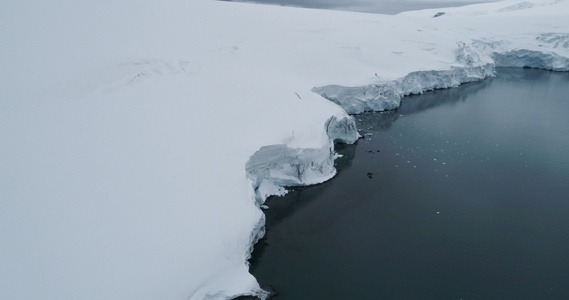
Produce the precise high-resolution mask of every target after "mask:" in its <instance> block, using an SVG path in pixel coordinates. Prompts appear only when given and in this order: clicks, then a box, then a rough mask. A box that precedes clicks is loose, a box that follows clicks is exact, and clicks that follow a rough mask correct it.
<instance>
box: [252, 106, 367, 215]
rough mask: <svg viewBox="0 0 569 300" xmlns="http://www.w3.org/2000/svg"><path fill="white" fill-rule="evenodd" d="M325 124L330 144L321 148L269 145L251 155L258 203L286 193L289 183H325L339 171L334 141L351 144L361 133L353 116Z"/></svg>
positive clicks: (253, 183)
mask: <svg viewBox="0 0 569 300" xmlns="http://www.w3.org/2000/svg"><path fill="white" fill-rule="evenodd" d="M324 126H325V128H324V129H325V134H326V135H327V137H328V144H326V145H323V146H322V147H321V148H308V149H305V148H296V147H293V146H291V145H290V143H289V144H278V145H269V146H264V147H261V149H259V151H257V152H255V154H253V155H252V156H251V158H250V159H249V161H248V162H247V164H246V171H247V178H248V179H249V180H251V182H252V185H253V188H254V190H255V199H256V201H257V204H258V205H259V206H261V205H262V204H263V203H264V201H265V199H266V198H267V197H269V196H271V195H284V194H285V193H286V190H285V189H284V187H286V186H303V185H311V184H317V183H322V182H324V181H326V180H328V179H330V178H331V177H333V176H334V175H335V174H336V170H335V168H334V158H335V152H334V141H340V142H344V143H349V144H351V143H354V142H355V141H356V140H357V139H358V138H359V135H358V133H357V129H356V124H355V120H354V118H353V117H351V116H348V115H336V116H332V117H331V118H330V119H328V120H327V121H326V123H325V124H324Z"/></svg>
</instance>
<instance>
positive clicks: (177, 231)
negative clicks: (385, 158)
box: [0, 0, 569, 300]
mask: <svg viewBox="0 0 569 300" xmlns="http://www.w3.org/2000/svg"><path fill="white" fill-rule="evenodd" d="M438 12H444V13H445V14H444V15H441V16H439V17H436V18H433V16H434V15H435V14H436V13H438ZM496 66H514V67H524V66H529V67H538V68H544V69H551V70H558V71H567V70H569V1H568V0H527V1H503V2H496V3H488V4H479V5H472V6H466V7H462V8H452V9H450V8H449V9H436V10H423V11H416V12H409V13H403V14H400V15H395V16H387V15H374V14H363V13H349V12H338V11H323V10H312V9H300V8H285V7H276V6H265V5H254V4H243V3H231V2H218V1H207V0H191V1H181V0H172V1H166V2H164V1H129V0H127V1H71V0H58V1H33V0H23V1H2V3H1V4H0V245H1V247H0V299H47V300H49V299H58V300H66V299H68V300H71V299H82V300H89V299H97V300H100V299H121V300H125V299H136V300H143V299H153V300H154V299H192V300H195V299H230V298H232V297H236V296H238V295H259V296H263V295H264V293H263V291H262V290H261V289H260V287H259V285H258V283H257V281H256V280H255V278H254V277H253V276H252V275H250V273H249V272H248V265H247V258H248V257H249V255H250V251H251V247H252V244H253V243H254V242H255V241H256V239H257V238H258V237H259V236H261V235H262V234H263V224H264V215H263V212H262V211H261V210H260V209H259V205H260V204H261V203H263V201H264V200H265V198H266V197H267V196H268V195H271V194H283V193H285V190H284V189H283V186H284V185H307V184H315V183H319V182H322V181H325V180H328V179H330V178H331V177H332V176H333V175H334V174H335V170H334V167H333V159H334V149H333V143H332V141H333V140H342V141H344V142H347V143H352V142H354V141H355V140H356V139H357V137H358V135H357V132H356V129H355V125H354V121H353V118H352V117H350V116H348V115H347V113H346V112H349V113H358V112H362V111H365V110H384V109H392V108H396V107H398V105H399V101H400V98H401V97H402V96H405V95H407V94H410V93H421V92H423V91H425V90H430V89H435V88H447V87H454V86H457V85H459V84H461V83H463V82H468V81H474V80H481V79H484V78H486V77H489V76H493V74H494V67H496ZM322 96H323V97H322ZM324 98H327V99H329V100H332V101H328V100H326V99H324ZM334 102H335V103H337V104H340V105H341V106H342V107H343V108H342V107H340V106H339V105H337V104H335V103H334ZM257 151H258V152H257Z"/></svg>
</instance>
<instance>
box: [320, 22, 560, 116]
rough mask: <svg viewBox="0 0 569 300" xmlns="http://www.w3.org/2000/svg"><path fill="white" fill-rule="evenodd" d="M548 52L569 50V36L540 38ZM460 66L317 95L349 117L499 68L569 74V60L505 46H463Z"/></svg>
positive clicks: (459, 51)
mask: <svg viewBox="0 0 569 300" xmlns="http://www.w3.org/2000/svg"><path fill="white" fill-rule="evenodd" d="M536 39H537V40H539V41H541V42H542V43H544V44H547V47H548V48H559V49H561V50H567V49H569V34H566V33H547V34H541V35H539V36H538V37H537V38H536ZM455 58H456V62H457V63H459V64H460V65H462V66H461V67H451V68H450V69H449V70H432V71H417V72H411V73H409V74H408V75H406V76H405V77H403V78H400V79H396V80H392V81H384V82H381V83H377V84H371V85H366V86H357V87H345V86H340V85H327V86H323V87H315V88H313V89H312V91H313V92H315V93H317V94H319V95H321V96H322V97H324V98H326V99H328V100H330V101H332V102H334V103H336V104H338V105H340V106H341V107H342V108H344V110H345V111H346V112H347V113H348V114H359V113H362V112H364V111H384V110H392V109H396V108H398V107H399V105H400V102H401V98H402V97H404V96H408V95H411V94H420V93H423V92H425V91H430V90H435V89H446V88H451V87H457V86H459V85H461V84H463V83H467V82H473V81H479V80H483V79H486V78H488V77H492V76H494V73H495V70H494V69H495V67H529V68H537V69H546V70H553V71H569V58H568V57H564V56H561V55H559V54H557V53H555V52H552V51H536V50H525V49H514V50H508V49H505V46H504V45H503V43H502V42H484V41H473V42H472V43H470V44H467V43H464V42H459V43H458V48H457V50H456V57H455Z"/></svg>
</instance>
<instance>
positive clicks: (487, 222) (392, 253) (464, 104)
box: [251, 69, 569, 300]
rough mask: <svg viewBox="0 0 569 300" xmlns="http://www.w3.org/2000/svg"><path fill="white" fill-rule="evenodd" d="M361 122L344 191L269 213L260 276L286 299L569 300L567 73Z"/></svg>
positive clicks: (428, 97)
mask: <svg viewBox="0 0 569 300" xmlns="http://www.w3.org/2000/svg"><path fill="white" fill-rule="evenodd" d="M356 118H357V119H358V126H359V128H360V130H361V134H362V135H364V136H365V139H361V140H359V141H358V143H357V144H356V145H352V146H342V147H340V148H339V149H338V150H339V152H340V153H341V154H343V155H344V157H343V158H340V159H338V161H337V167H338V168H339V174H338V175H337V177H336V178H335V179H333V180H331V181H329V182H326V183H324V184H321V185H318V186H313V187H308V188H302V189H296V190H293V191H292V192H291V193H289V195H287V196H286V197H283V198H271V199H269V201H268V202H267V204H268V206H269V207H270V208H269V209H268V210H266V211H265V213H266V214H267V229H268V231H267V235H266V238H265V239H263V240H262V241H260V242H259V244H258V245H257V247H256V250H255V252H254V253H253V256H254V257H253V259H252V268H251V271H252V273H253V275H254V276H255V277H256V278H257V279H258V280H259V282H260V283H261V285H262V286H264V287H266V288H270V289H273V290H275V291H276V292H277V293H278V294H277V295H276V296H275V298H276V299H465V300H466V299H569V74H567V73H552V72H546V71H538V70H527V69H501V70H499V75H498V76H497V77H496V78H494V79H491V80H487V81H484V82H481V83H474V84H467V85H463V86H461V87H459V88H456V89H449V90H440V91H435V92H428V93H425V94H423V95H419V96H411V97H407V98H405V99H404V100H403V104H402V106H401V108H400V109H398V110H396V111H392V112H385V113H370V114H364V115H360V116H356Z"/></svg>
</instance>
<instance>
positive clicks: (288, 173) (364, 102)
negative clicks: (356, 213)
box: [230, 37, 569, 300]
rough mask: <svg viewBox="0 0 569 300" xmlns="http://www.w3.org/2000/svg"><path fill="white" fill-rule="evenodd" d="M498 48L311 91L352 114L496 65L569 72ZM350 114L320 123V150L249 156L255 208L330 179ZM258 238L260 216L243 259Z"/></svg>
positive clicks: (352, 134) (476, 46)
mask: <svg viewBox="0 0 569 300" xmlns="http://www.w3.org/2000/svg"><path fill="white" fill-rule="evenodd" d="M538 39H539V37H538ZM499 44H500V43H499V42H498V43H487V42H481V41H473V42H472V43H471V44H467V43H463V42H459V43H458V48H457V50H456V52H455V54H456V61H457V62H458V63H460V64H462V65H463V66H462V67H451V68H450V69H448V70H430V71H416V72H411V73H409V74H407V75H406V76H404V77H402V78H399V79H396V80H392V81H386V82H383V83H379V84H371V85H365V86H358V87H344V86H339V85H328V86H323V87H315V88H313V89H312V91H313V92H315V93H317V94H319V95H321V96H322V97H324V98H326V99H328V100H330V101H332V102H334V103H336V104H338V105H339V106H340V107H342V108H343V110H344V111H345V112H346V113H348V114H350V115H353V114H360V113H363V112H366V111H384V110H393V109H397V108H398V107H399V105H400V103H401V100H402V98H404V97H405V96H409V95H412V94H421V93H423V92H426V91H430V90H436V89H447V88H454V87H458V86H459V85H461V84H464V83H468V82H474V81H482V80H485V79H487V78H489V77H493V76H495V69H496V68H498V67H517V68H535V69H543V70H549V71H562V72H567V71H569V58H567V57H563V56H561V55H559V54H557V53H555V52H543V51H535V50H526V49H513V50H505V51H498V50H496V49H495V48H496V46H497V45H499ZM350 115H335V116H332V117H330V118H329V119H328V120H327V121H326V123H325V124H324V126H325V130H326V134H327V136H328V145H327V146H326V147H323V148H320V149H301V148H292V147H288V145H286V144H279V145H269V146H264V147H261V149H259V150H258V151H257V152H255V153H254V154H253V155H252V156H251V157H250V159H249V161H248V162H247V164H246V172H247V178H248V179H249V180H250V182H251V185H252V188H253V189H254V191H255V201H256V205H257V206H258V207H259V208H260V209H261V208H262V207H263V204H264V203H265V201H266V200H267V198H268V197H270V196H274V195H278V196H282V195H284V194H286V189H285V188H286V187H292V186H309V185H314V184H319V183H322V182H325V181H327V180H329V179H331V178H333V177H334V176H335V175H336V169H335V168H334V160H335V158H336V156H335V155H336V154H335V151H334V143H335V142H338V141H339V142H343V143H346V144H353V143H355V142H356V141H357V140H358V139H359V138H360V135H359V134H358V131H357V127H356V123H355V119H354V118H353V117H352V116H350ZM264 235H265V215H264V214H263V215H262V217H261V218H260V219H259V222H258V223H257V226H256V227H255V228H254V229H253V231H252V232H251V235H250V247H249V249H248V252H247V256H246V257H247V260H249V259H250V258H251V255H252V252H253V248H254V245H255V244H256V243H257V242H258V241H259V240H260V239H261V238H262V237H263V236H264ZM239 296H254V297H258V298H259V299H263V300H264V299H267V298H268V297H269V296H270V293H269V292H267V291H264V290H257V291H252V293H250V294H243V295H234V296H232V297H230V299H234V298H237V297H239Z"/></svg>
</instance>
